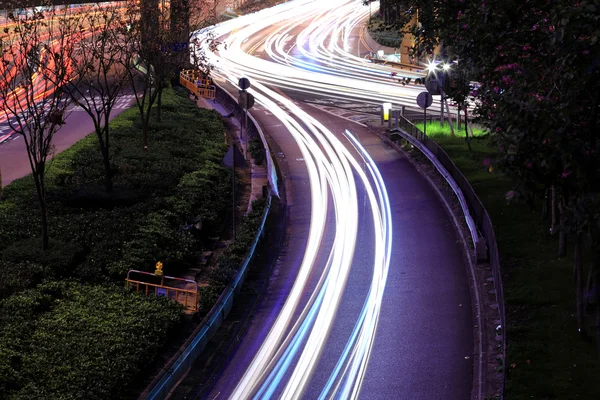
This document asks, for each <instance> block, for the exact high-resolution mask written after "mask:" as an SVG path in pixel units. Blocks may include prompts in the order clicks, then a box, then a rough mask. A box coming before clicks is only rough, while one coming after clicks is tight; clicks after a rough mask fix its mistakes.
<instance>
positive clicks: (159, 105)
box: [156, 85, 163, 122]
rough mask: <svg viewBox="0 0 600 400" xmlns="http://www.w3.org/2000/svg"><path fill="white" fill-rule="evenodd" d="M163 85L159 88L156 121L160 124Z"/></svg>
mask: <svg viewBox="0 0 600 400" xmlns="http://www.w3.org/2000/svg"><path fill="white" fill-rule="evenodd" d="M162 92H163V89H162V85H159V87H158V98H157V99H156V103H157V104H156V121H157V122H160V112H161V109H162Z"/></svg>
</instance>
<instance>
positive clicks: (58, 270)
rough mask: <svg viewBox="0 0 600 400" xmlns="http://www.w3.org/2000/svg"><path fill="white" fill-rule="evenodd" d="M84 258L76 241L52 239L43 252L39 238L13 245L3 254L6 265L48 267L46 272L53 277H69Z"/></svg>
mask: <svg viewBox="0 0 600 400" xmlns="http://www.w3.org/2000/svg"><path fill="white" fill-rule="evenodd" d="M82 257H83V249H82V247H81V246H79V245H78V244H77V243H76V242H75V241H71V242H63V241H60V240H57V239H50V248H49V249H48V250H42V248H41V246H40V239H39V238H32V239H25V240H22V241H19V242H16V243H13V244H12V245H10V246H9V247H7V248H6V249H4V251H3V252H2V261H4V262H5V263H21V262H26V263H27V262H29V263H30V264H25V265H36V264H39V265H43V266H45V267H48V269H45V271H48V272H49V274H50V275H51V276H65V275H69V274H70V272H71V271H72V270H73V268H74V267H75V266H76V265H77V264H78V263H79V262H81V260H82ZM35 269H36V270H38V268H35Z"/></svg>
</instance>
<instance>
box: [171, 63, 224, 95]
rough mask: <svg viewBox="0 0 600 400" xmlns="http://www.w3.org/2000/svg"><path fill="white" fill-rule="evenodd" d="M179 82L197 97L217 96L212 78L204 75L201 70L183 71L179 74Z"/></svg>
mask: <svg viewBox="0 0 600 400" xmlns="http://www.w3.org/2000/svg"><path fill="white" fill-rule="evenodd" d="M179 83H181V84H182V85H183V86H184V87H186V88H187V89H188V90H189V91H190V92H192V93H193V94H195V95H196V96H197V97H204V98H206V99H214V98H215V97H216V89H215V86H214V85H213V84H212V80H211V79H210V78H209V77H207V76H206V75H204V74H203V73H202V72H201V71H198V70H183V71H181V73H180V74H179Z"/></svg>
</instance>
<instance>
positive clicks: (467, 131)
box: [465, 107, 473, 151]
mask: <svg viewBox="0 0 600 400" xmlns="http://www.w3.org/2000/svg"><path fill="white" fill-rule="evenodd" d="M467 110H468V108H467V107H465V140H466V141H467V146H469V151H473V150H472V149H471V139H469V130H468V127H469V114H468V111H467Z"/></svg>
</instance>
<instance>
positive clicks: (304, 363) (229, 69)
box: [196, 0, 418, 399]
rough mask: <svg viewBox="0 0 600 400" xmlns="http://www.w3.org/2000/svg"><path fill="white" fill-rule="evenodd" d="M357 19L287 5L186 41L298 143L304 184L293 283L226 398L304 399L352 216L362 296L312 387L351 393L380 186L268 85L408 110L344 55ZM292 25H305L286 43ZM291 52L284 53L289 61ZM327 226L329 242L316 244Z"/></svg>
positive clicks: (365, 355)
mask: <svg viewBox="0 0 600 400" xmlns="http://www.w3.org/2000/svg"><path fill="white" fill-rule="evenodd" d="M367 14H368V11H365V10H364V7H361V6H360V3H357V2H355V1H349V0H329V1H327V2H323V1H314V0H296V1H293V2H289V3H284V4H282V5H280V6H277V7H274V8H271V9H266V10H262V11H260V12H257V13H255V14H250V15H247V16H244V17H241V18H237V19H234V20H230V21H227V22H225V23H222V24H219V25H217V26H214V27H211V28H209V29H207V30H204V31H200V32H197V33H196V37H197V38H198V39H199V42H200V43H201V46H203V50H204V52H205V53H206V54H207V55H208V56H209V60H210V62H211V63H213V64H214V65H215V66H216V71H215V72H214V75H215V76H217V77H219V78H222V79H224V80H226V81H228V82H230V83H232V84H235V83H236V82H237V80H238V79H239V78H240V77H242V76H244V77H249V78H251V80H252V84H253V85H252V88H251V89H250V90H249V91H250V92H251V93H252V94H253V95H254V96H255V98H256V101H257V103H258V104H260V105H261V106H263V107H264V108H265V109H268V110H269V111H270V112H271V113H272V114H273V115H274V116H276V117H277V118H278V119H279V120H280V121H281V123H282V124H283V125H284V126H285V127H286V128H287V130H288V131H289V133H290V135H291V136H292V137H293V138H294V140H295V141H296V143H297V144H298V146H299V148H300V151H301V153H302V157H303V160H304V162H305V163H306V168H307V171H308V177H309V183H310V184H309V186H310V195H311V218H310V230H309V234H308V241H307V245H306V250H305V253H304V256H303V259H302V263H301V265H300V268H299V270H298V273H297V276H296V280H295V281H294V284H293V286H292V288H291V290H290V293H289V295H288V297H287V299H286V301H285V303H284V305H283V307H282V309H281V311H280V313H279V315H278V316H277V318H276V320H275V322H274V323H273V325H272V327H271V329H270V331H269V333H268V335H267V337H266V338H265V340H264V342H263V343H262V345H261V347H260V349H259V350H258V352H257V353H256V354H255V355H254V358H253V360H252V362H251V363H250V365H249V366H248V368H247V369H246V371H245V373H244V375H243V377H242V378H241V379H240V380H239V382H238V383H237V385H236V387H235V390H234V391H233V393H232V396H231V397H232V398H235V399H246V398H255V399H263V398H271V397H277V398H282V399H298V398H301V397H302V395H303V393H305V391H306V389H307V387H308V385H309V384H310V382H311V377H312V376H313V373H314V371H315V368H316V367H317V365H318V362H319V357H320V356H321V354H322V352H323V350H324V347H325V346H326V343H327V339H328V336H329V334H330V332H331V329H332V326H333V324H334V321H335V318H336V314H337V312H338V309H339V307H340V303H341V301H342V296H343V294H344V289H345V286H346V283H347V281H348V277H349V274H350V271H351V269H352V265H353V261H354V258H355V254H356V251H357V249H356V245H357V237H358V231H359V225H360V218H359V217H360V216H361V213H366V216H367V217H368V218H369V220H370V224H369V225H372V229H369V231H368V232H361V234H362V235H365V234H368V235H372V239H371V240H372V242H373V243H374V245H373V247H374V248H373V252H372V253H373V255H372V257H371V259H370V261H369V266H370V271H371V274H372V275H371V281H370V283H369V284H368V285H369V286H368V287H369V289H368V293H367V295H366V297H365V298H364V302H363V305H362V310H360V311H359V310H357V312H358V318H357V319H356V321H355V322H354V327H353V328H351V329H349V332H351V334H350V335H349V336H348V338H347V342H346V345H345V347H344V349H343V351H342V352H340V354H339V355H338V356H339V358H338V360H337V362H336V363H335V366H334V368H332V370H331V371H329V372H328V373H329V378H328V379H327V381H326V383H325V385H324V386H323V387H322V388H320V390H319V391H320V393H321V394H320V398H323V399H325V398H332V397H333V398H357V397H358V395H359V393H360V389H361V385H362V382H363V379H364V377H365V373H366V371H367V368H368V363H369V357H370V354H371V349H372V346H373V343H374V340H375V334H376V331H377V324H378V320H379V314H380V311H381V304H382V299H383V294H384V289H385V283H386V279H387V274H388V269H389V265H390V252H391V246H392V222H391V211H390V203H389V199H388V196H387V191H386V188H385V184H384V182H383V179H382V177H381V175H380V174H379V171H378V169H377V166H376V164H375V162H374V161H373V159H372V158H371V157H370V156H369V154H368V153H367V151H366V150H365V149H364V148H363V147H362V145H361V144H360V142H359V141H358V140H357V139H356V138H355V137H354V136H353V135H352V133H351V132H350V131H345V132H338V133H337V134H336V133H334V132H332V131H330V130H329V129H328V128H327V127H326V126H325V125H323V124H322V123H320V122H319V121H318V120H316V119H315V118H314V117H312V116H311V115H309V114H308V113H307V112H305V111H304V110H302V109H301V108H300V107H299V106H297V105H296V104H295V103H294V102H292V101H291V100H289V99H288V98H287V97H285V96H284V95H282V94H280V93H278V92H276V91H275V90H273V89H272V88H273V87H283V88H288V89H294V90H298V91H304V92H309V93H316V94H324V95H327V96H340V97H344V98H348V97H349V98H354V99H360V100H361V102H363V101H368V102H378V101H383V100H386V101H389V100H390V98H391V99H392V101H394V102H396V103H397V104H401V103H402V102H405V101H407V99H412V100H413V101H414V97H415V96H416V94H417V93H418V91H415V89H413V88H399V87H395V86H391V85H390V84H389V78H387V75H388V74H389V72H387V71H386V70H385V68H380V67H376V68H375V67H374V66H373V64H370V63H369V62H368V61H367V60H364V59H362V58H360V57H356V56H354V55H350V54H349V53H347V52H346V49H348V48H349V45H348V42H349V37H350V36H349V35H350V33H351V31H352V30H353V29H354V27H355V26H356V25H357V24H358V23H359V22H360V21H361V20H362V19H363V18H365V17H366V16H367ZM297 25H302V26H306V28H304V30H303V31H302V32H301V34H300V35H298V36H294V35H293V31H294V30H295V27H296V26H297ZM265 31H268V32H269V34H268V35H267V36H266V37H265V39H264V40H261V41H260V42H258V43H255V44H253V43H249V39H250V38H255V37H262V36H265V34H264V32H265ZM208 32H211V34H213V35H215V36H216V37H219V38H221V40H224V43H225V45H224V46H223V48H222V49H221V50H219V52H218V53H211V52H210V50H209V45H208V43H207V40H206V38H207V37H208V35H206V34H207V33H208ZM251 45H253V46H254V48H253V49H252V50H253V51H254V50H256V49H257V48H259V47H262V48H264V51H265V52H266V53H267V54H268V55H269V56H270V58H271V60H272V61H267V60H263V59H260V58H257V57H255V56H253V55H252V54H250V53H251V52H252V51H250V52H248V51H244V50H243V48H244V47H249V46H251ZM293 49H296V52H295V55H294V56H292V55H290V53H291V52H292V50H293ZM411 76H414V75H411ZM359 78H360V79H359ZM359 188H361V189H360V190H362V191H364V196H365V198H366V206H365V207H363V208H361V207H359V194H358V193H359ZM328 218H329V219H328ZM331 218H333V221H334V224H333V225H334V229H333V231H334V234H333V236H334V237H333V243H332V244H325V243H324V238H325V228H326V224H327V223H328V222H329V223H330V222H331ZM327 227H328V229H331V226H330V225H328V226H327ZM324 253H325V255H326V256H325V257H323V254H324ZM316 273H318V274H320V275H319V278H318V282H317V283H316V285H315V286H314V288H313V287H311V288H310V289H311V290H312V291H311V292H310V293H309V296H308V297H309V298H308V300H306V297H307V290H309V281H310V277H311V275H314V274H316Z"/></svg>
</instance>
